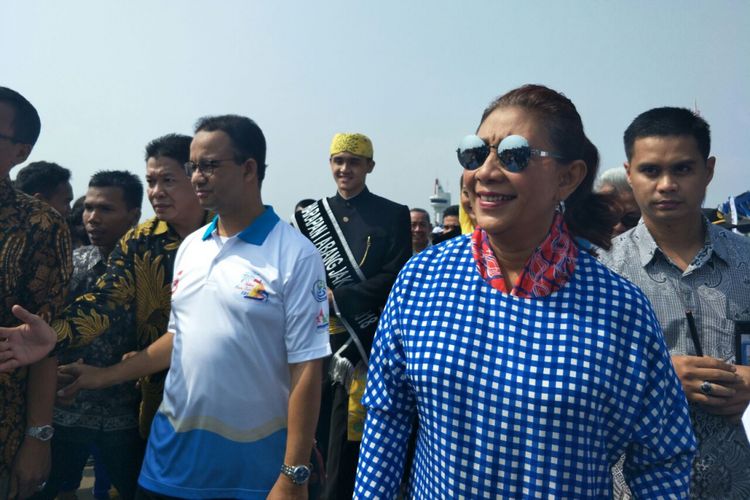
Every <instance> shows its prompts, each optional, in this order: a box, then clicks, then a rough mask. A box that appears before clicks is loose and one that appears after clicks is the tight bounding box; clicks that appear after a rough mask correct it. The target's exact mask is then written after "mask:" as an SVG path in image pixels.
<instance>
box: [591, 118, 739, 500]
mask: <svg viewBox="0 0 750 500" xmlns="http://www.w3.org/2000/svg"><path fill="white" fill-rule="evenodd" d="M625 152H626V155H627V158H628V160H627V162H626V163H625V169H626V172H627V175H628V181H629V182H630V185H631V186H632V187H633V194H634V195H635V200H636V202H637V204H638V206H639V207H640V209H641V213H642V216H643V217H642V220H641V222H640V223H639V224H638V225H637V226H636V227H634V228H633V229H631V230H629V231H627V232H625V233H623V234H621V235H620V236H618V237H617V238H615V239H614V240H613V241H612V249H611V250H610V251H609V252H606V253H604V252H603V253H602V255H601V259H602V261H603V262H604V263H605V264H607V266H609V267H610V268H611V269H612V270H614V271H616V272H618V273H619V274H621V275H622V276H624V277H625V278H627V279H628V280H630V281H632V282H633V283H635V284H636V285H637V286H638V287H640V288H641V289H642V290H643V292H644V293H645V294H646V296H647V297H648V299H649V300H650V301H651V303H652V304H653V307H654V312H655V313H656V317H657V319H658V320H659V323H660V324H661V326H662V329H663V330H664V339H665V340H666V343H667V347H669V353H670V355H671V357H672V364H673V365H674V368H675V371H676V372H677V376H678V377H679V378H680V382H682V388H683V389H684V391H685V395H686V396H687V400H688V402H689V403H690V418H691V420H692V424H693V429H694V431H695V436H696V438H697V440H698V453H697V454H696V456H695V460H694V461H693V468H692V472H691V476H690V497H691V498H722V499H725V498H726V499H735V498H737V499H740V498H741V499H746V498H750V443H748V440H747V436H746V434H745V431H744V430H743V428H742V424H741V423H740V417H741V415H742V413H743V412H744V411H745V409H746V408H747V405H748V401H750V366H747V362H746V361H745V362H744V365H745V366H742V363H741V359H740V358H739V356H737V354H738V353H736V352H735V331H736V330H739V329H740V328H741V327H742V325H743V324H744V325H746V324H748V322H750V300H748V297H750V257H749V256H750V240H748V239H747V238H744V237H742V236H740V235H738V234H734V233H732V232H730V231H726V230H724V229H721V228H719V227H717V226H714V225H713V224H709V223H708V221H707V220H706V219H705V217H704V216H703V213H702V212H701V205H702V203H703V199H704V198H705V196H706V188H707V187H708V184H709V183H710V182H711V179H712V178H713V175H714V170H715V166H716V158H715V157H713V156H710V152H711V135H710V131H709V126H708V124H707V123H706V122H705V120H703V118H701V117H700V116H697V115H696V114H695V113H693V112H692V111H690V110H688V109H683V108H655V109H652V110H649V111H646V112H645V113H642V114H641V115H639V116H638V117H637V118H636V119H635V120H633V123H631V124H630V126H629V127H628V129H627V130H626V131H625ZM616 477H617V476H616ZM615 485H616V486H621V481H618V482H616V483H615ZM620 489H621V488H616V489H615V495H614V496H615V498H618V497H626V496H627V495H628V493H627V492H625V491H624V488H623V491H620Z"/></svg>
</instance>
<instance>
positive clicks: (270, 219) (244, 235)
mask: <svg viewBox="0 0 750 500" xmlns="http://www.w3.org/2000/svg"><path fill="white" fill-rule="evenodd" d="M263 207H264V208H265V210H264V211H263V213H262V214H260V215H259V216H258V218H257V219H255V220H254V221H253V222H252V223H251V224H250V225H249V226H247V227H246V228H245V229H243V230H242V232H240V233H239V234H237V237H238V238H239V239H241V240H242V241H244V242H245V243H249V244H251V245H257V246H260V245H262V244H263V242H264V241H266V237H267V236H268V235H269V233H270V232H271V230H272V229H273V228H274V227H275V226H276V223H277V222H279V216H278V215H276V212H274V211H273V207H272V206H271V205H263ZM218 222H219V216H218V215H217V216H215V217H214V219H213V220H212V221H211V224H209V225H208V227H207V228H206V230H205V232H204V233H203V237H202V239H203V241H206V240H207V239H208V238H210V237H211V234H212V233H213V232H214V231H216V225H217V224H218Z"/></svg>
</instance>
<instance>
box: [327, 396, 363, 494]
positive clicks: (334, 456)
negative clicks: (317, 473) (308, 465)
mask: <svg viewBox="0 0 750 500" xmlns="http://www.w3.org/2000/svg"><path fill="white" fill-rule="evenodd" d="M348 415H349V394H347V392H346V389H344V386H343V385H341V384H334V385H333V400H332V403H331V418H330V426H329V434H328V454H327V457H326V458H327V462H326V472H327V473H328V479H327V481H326V484H325V488H324V490H323V494H322V495H321V498H322V499H324V500H339V499H346V500H349V499H351V498H352V495H353V494H354V477H355V476H356V474H357V458H358V457H359V441H349V440H348V439H347V436H346V433H347V429H348V425H347V417H348Z"/></svg>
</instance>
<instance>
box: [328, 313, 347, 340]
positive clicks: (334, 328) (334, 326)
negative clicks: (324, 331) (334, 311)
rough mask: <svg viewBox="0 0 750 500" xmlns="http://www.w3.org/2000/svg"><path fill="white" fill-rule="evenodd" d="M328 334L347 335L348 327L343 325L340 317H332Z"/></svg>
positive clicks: (329, 319)
mask: <svg viewBox="0 0 750 500" xmlns="http://www.w3.org/2000/svg"><path fill="white" fill-rule="evenodd" d="M328 333H330V334H331V335H335V334H337V333H346V327H345V326H344V325H343V324H342V323H341V321H340V320H339V318H338V317H336V316H334V315H331V316H330V317H329V318H328Z"/></svg>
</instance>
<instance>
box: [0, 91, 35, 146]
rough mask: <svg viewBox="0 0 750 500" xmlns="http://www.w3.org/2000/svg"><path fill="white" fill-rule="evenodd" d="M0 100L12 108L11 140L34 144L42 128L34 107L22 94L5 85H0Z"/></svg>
mask: <svg viewBox="0 0 750 500" xmlns="http://www.w3.org/2000/svg"><path fill="white" fill-rule="evenodd" d="M0 102H4V103H6V104H7V105H8V106H10V107H11V108H13V142H16V143H20V144H30V145H32V146H33V145H34V144H36V140H37V139H39V132H40V131H41V129H42V122H41V121H40V120H39V113H37V111H36V108H35V107H34V106H33V105H32V104H31V103H30V102H29V101H28V100H26V98H25V97H24V96H22V95H21V94H19V93H18V92H16V91H15V90H12V89H9V88H7V87H0Z"/></svg>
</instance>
